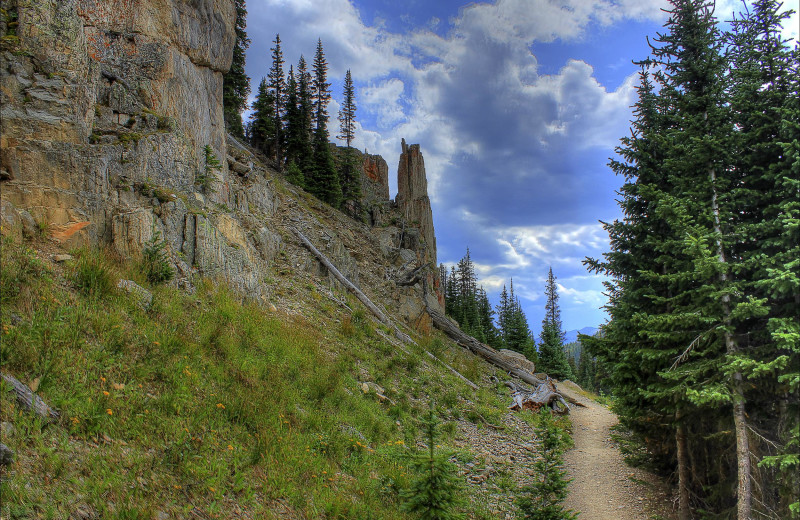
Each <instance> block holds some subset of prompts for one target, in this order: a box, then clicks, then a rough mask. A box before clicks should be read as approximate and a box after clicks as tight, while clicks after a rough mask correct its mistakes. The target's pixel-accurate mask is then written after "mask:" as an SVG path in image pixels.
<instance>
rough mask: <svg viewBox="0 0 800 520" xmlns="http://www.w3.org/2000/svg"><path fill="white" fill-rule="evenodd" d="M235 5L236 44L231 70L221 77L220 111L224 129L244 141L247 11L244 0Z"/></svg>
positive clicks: (246, 79) (247, 81) (248, 92)
mask: <svg viewBox="0 0 800 520" xmlns="http://www.w3.org/2000/svg"><path fill="white" fill-rule="evenodd" d="M234 2H235V5H236V28H235V31H236V43H235V44H234V46H233V61H232V62H231V68H230V70H228V72H226V73H225V75H224V76H223V77H222V107H223V108H222V110H223V114H224V118H225V128H226V130H227V131H228V132H229V133H231V134H232V135H233V136H234V137H237V138H239V139H244V138H245V135H244V126H243V125H242V111H243V110H244V109H245V108H247V96H249V95H250V78H249V77H247V74H245V70H244V69H245V57H246V54H245V51H246V50H247V48H248V47H249V46H250V39H249V38H248V37H247V32H246V31H245V29H246V28H247V9H246V7H245V0H234Z"/></svg>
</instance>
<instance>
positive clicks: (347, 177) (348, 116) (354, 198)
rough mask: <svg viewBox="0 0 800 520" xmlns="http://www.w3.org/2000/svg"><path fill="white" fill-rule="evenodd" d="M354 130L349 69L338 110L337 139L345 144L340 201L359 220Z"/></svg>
mask: <svg viewBox="0 0 800 520" xmlns="http://www.w3.org/2000/svg"><path fill="white" fill-rule="evenodd" d="M355 130H356V99H355V88H354V87H353V78H352V76H351V75H350V69H348V70H347V73H346V74H345V77H344V92H343V96H342V106H341V108H340V109H339V135H338V136H337V137H338V138H339V139H343V140H344V141H345V143H347V149H346V150H345V152H344V157H343V159H342V167H341V172H342V174H341V184H342V201H343V202H344V204H345V207H347V208H348V211H349V212H350V214H351V216H353V217H354V218H360V216H361V214H362V213H363V208H362V207H361V175H360V172H359V169H358V166H359V165H358V157H357V155H356V154H355V153H353V150H352V149H351V148H350V143H351V142H352V141H353V138H354V137H355Z"/></svg>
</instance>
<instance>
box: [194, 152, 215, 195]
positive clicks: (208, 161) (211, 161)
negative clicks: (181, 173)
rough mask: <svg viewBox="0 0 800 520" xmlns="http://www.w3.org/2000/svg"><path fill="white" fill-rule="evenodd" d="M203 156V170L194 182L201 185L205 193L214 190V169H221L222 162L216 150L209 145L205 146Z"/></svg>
mask: <svg viewBox="0 0 800 520" xmlns="http://www.w3.org/2000/svg"><path fill="white" fill-rule="evenodd" d="M203 156H204V161H205V164H204V165H203V171H202V173H200V174H198V175H197V177H196V178H195V181H194V183H195V185H197V186H199V187H200V189H201V190H203V192H204V193H208V192H210V191H213V190H212V187H213V185H212V182H213V181H214V170H221V169H222V164H220V162H219V159H217V156H216V155H215V154H214V150H213V149H212V148H211V146H209V145H206V146H205V147H204V148H203Z"/></svg>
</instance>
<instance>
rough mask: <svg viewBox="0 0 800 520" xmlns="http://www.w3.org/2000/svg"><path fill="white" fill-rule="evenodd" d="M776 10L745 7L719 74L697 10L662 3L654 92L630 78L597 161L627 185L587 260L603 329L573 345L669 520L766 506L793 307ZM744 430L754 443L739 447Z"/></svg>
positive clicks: (792, 340) (705, 21)
mask: <svg viewBox="0 0 800 520" xmlns="http://www.w3.org/2000/svg"><path fill="white" fill-rule="evenodd" d="M776 12H777V11H776V8H775V3H773V2H768V1H763V2H758V5H757V6H756V7H755V9H754V13H753V16H752V17H750V16H748V17H745V19H742V20H741V24H740V25H737V30H736V34H735V36H734V37H733V38H734V39H733V45H732V47H731V51H732V52H731V53H730V56H731V57H732V58H733V62H731V63H728V62H727V61H726V54H725V53H723V49H722V48H721V36H720V34H719V31H718V29H717V27H716V21H715V20H714V18H713V16H712V7H711V6H710V5H709V4H707V3H706V2H703V1H699V0H698V1H691V0H676V1H674V2H673V8H672V9H671V10H670V11H669V14H670V17H669V20H668V21H667V24H666V27H667V29H668V31H667V32H666V33H665V34H663V35H659V37H658V38H657V39H656V40H655V43H656V45H655V46H653V55H652V58H651V59H650V60H647V61H646V62H644V63H643V65H644V66H645V67H648V66H655V67H656V69H655V70H657V72H656V74H655V83H656V87H654V86H653V85H652V84H650V82H649V76H648V75H647V73H646V71H645V72H643V74H642V85H641V87H640V90H639V102H638V103H637V106H636V120H635V121H634V128H633V131H632V135H631V137H629V138H625V139H623V140H622V145H621V147H620V148H619V149H618V152H619V154H620V155H621V156H622V158H623V161H621V162H616V161H612V164H611V166H612V168H613V169H614V170H615V172H617V173H618V174H621V175H624V176H625V178H626V184H625V186H624V187H623V189H622V194H623V198H622V200H621V201H620V202H621V206H622V208H623V212H624V214H625V218H624V220H623V221H621V222H614V223H611V224H606V229H607V230H608V231H609V236H610V238H611V244H612V251H611V252H610V253H608V254H606V255H605V261H604V262H597V261H590V262H589V264H590V266H591V267H592V268H593V269H597V270H600V271H602V272H605V273H606V274H608V275H610V276H611V277H612V281H611V282H610V283H609V285H608V289H609V296H610V301H609V307H608V309H609V314H610V315H611V318H612V319H611V321H610V323H609V324H608V325H607V326H605V327H604V330H603V335H602V337H599V338H591V339H587V345H589V347H590V349H591V351H592V353H593V354H594V355H596V356H597V357H598V362H599V363H601V364H602V366H603V367H604V369H608V370H609V376H610V381H611V383H612V385H613V387H614V390H615V393H616V394H617V397H618V401H617V410H618V412H619V413H620V417H621V420H622V422H623V423H625V424H626V425H628V426H629V427H632V429H633V430H634V431H635V432H637V433H638V434H639V435H641V436H642V438H644V439H647V442H648V446H649V447H650V448H651V450H652V451H653V452H654V453H655V454H657V455H658V454H659V453H660V454H661V455H662V456H663V458H662V462H664V463H667V464H670V463H672V461H673V460H674V463H675V464H676V465H677V473H678V482H679V494H680V501H679V514H680V517H681V518H690V516H691V511H690V500H689V498H690V495H692V494H695V495H696V496H699V497H702V498H701V499H702V500H703V501H704V502H705V504H706V506H705V507H706V509H707V510H711V511H715V512H717V513H721V512H724V511H726V510H728V509H729V508H735V510H736V516H737V517H738V518H741V519H745V518H750V517H751V516H752V514H753V512H754V507H755V508H756V509H758V508H761V509H762V511H761V512H762V513H765V512H767V508H769V509H774V508H773V507H772V506H771V505H767V503H768V502H769V500H768V499H769V497H768V496H767V495H768V493H767V492H766V490H767V489H768V488H769V487H770V486H769V483H767V482H760V479H763V478H764V477H763V475H762V473H763V472H755V471H754V470H753V468H752V466H751V461H752V460H758V458H757V456H756V453H757V451H760V450H754V449H752V448H751V443H752V442H754V439H758V437H759V435H760V436H762V437H763V436H764V433H767V434H768V435H769V434H771V433H772V434H774V433H777V432H775V428H774V427H773V428H771V430H772V431H771V432H770V427H769V423H770V421H769V420H767V419H766V418H765V416H767V415H769V414H770V412H769V411H768V410H770V408H772V409H773V410H774V411H776V412H778V414H779V415H780V412H779V411H778V410H776V408H775V407H776V406H777V407H778V408H780V406H781V405H779V404H777V403H776V401H777V402H780V399H776V398H777V397H778V396H779V395H781V396H783V397H784V403H785V404H786V406H785V407H784V408H788V407H790V406H791V404H790V403H791V402H792V401H794V402H795V403H796V402H797V399H796V397H795V398H794V399H793V398H792V397H788V398H786V396H787V393H786V391H787V390H788V389H790V388H792V386H791V383H790V381H791V380H792V376H791V373H792V372H791V369H789V370H787V367H788V364H789V362H790V361H791V359H792V356H793V355H794V356H796V355H797V349H796V345H797V337H798V334H797V333H796V331H797V328H796V325H794V324H793V325H788V327H787V326H786V324H787V323H788V320H786V318H788V316H790V315H791V316H794V317H796V316H797V304H798V303H800V302H798V301H797V299H796V295H797V294H798V290H797V288H798V285H797V276H796V275H792V274H791V273H790V272H791V271H792V267H789V266H791V265H792V264H791V262H792V261H793V260H796V258H797V254H796V253H795V254H794V255H792V251H793V248H794V251H796V247H797V243H798V240H797V227H796V226H792V225H791V224H788V221H791V220H792V219H795V220H794V221H795V222H796V218H797V217H796V215H797V213H796V212H797V207H798V205H797V203H796V200H797V193H798V191H797V181H796V179H797V175H796V173H797V171H796V169H797V166H796V165H797V164H799V163H798V162H797V160H796V157H797V155H796V149H797V145H796V144H795V145H794V147H792V145H790V144H788V143H790V142H792V141H794V143H796V142H797V141H796V136H797V135H798V133H797V128H798V125H797V117H796V115H795V116H794V117H792V116H789V117H787V116H788V114H791V113H792V110H791V108H790V107H791V106H792V104H793V103H795V102H796V99H797V96H796V91H797V89H796V86H795V87H794V92H795V95H791V94H790V92H792V90H791V89H792V87H791V86H790V84H791V82H792V81H795V82H796V77H797V75H796V73H795V74H791V73H789V72H788V71H789V70H791V69H792V65H788V66H787V65H780V63H781V62H783V63H787V64H789V63H791V58H790V53H788V52H787V49H785V47H784V46H783V45H782V44H780V43H776V39H775V38H774V35H776V34H777V30H776V29H775V27H776V23H775V20H776V19H777V18H778V17H777V16H776V15H775V13H776ZM756 13H758V14H756ZM756 20H758V21H756ZM769 34H772V35H773V37H770V36H768V35H769ZM768 40H771V42H770V43H766V42H767V41H768ZM767 48H769V49H771V51H767V50H766V49H767ZM769 56H772V57H771V58H770V57H769ZM779 56H780V57H779ZM794 70H795V71H796V58H795V65H794ZM776 71H780V72H777V73H776ZM762 74H763V75H762ZM770 75H771V76H770ZM782 78H787V79H785V80H784V79H782ZM795 85H796V83H795ZM781 91H783V94H781V93H780V92H781ZM656 92H658V93H657V94H656ZM795 114H796V112H795ZM782 130H783V131H786V130H788V131H789V133H784V134H783V135H782V136H781V131H782ZM792 132H794V133H793V134H792ZM789 134H792V135H794V136H795V137H794V138H792V137H789ZM787 137H788V139H787ZM793 150H794V152H793ZM765 152H766V153H765ZM790 165H795V166H790ZM792 168H795V170H794V173H795V176H794V179H795V180H794V181H792V180H791V178H792V171H793V170H792ZM768 172H769V173H768ZM789 186H793V187H789ZM782 187H783V188H786V187H788V190H786V191H783V192H782ZM792 190H793V191H792ZM770 212H772V213H771V215H773V217H772V218H770V217H767V216H766V215H768V214H770ZM793 212H794V213H793ZM782 216H786V217H787V218H788V221H787V220H781V217H782ZM776 221H779V222H780V223H778V222H776ZM787 224H788V225H787ZM784 254H786V255H787V256H783V255H784ZM795 273H796V267H795ZM787 274H788V275H789V276H788V277H787V276H786V275H787ZM778 280H780V281H778ZM787 282H788V283H787ZM772 299H774V301H775V302H776V304H775V305H773V304H772V302H770V300H772ZM768 302H769V303H768ZM778 302H780V303H778ZM793 306H794V307H793ZM784 313H785V314H784ZM771 316H773V317H774V318H771ZM795 323H796V319H795ZM768 324H771V326H772V327H774V329H773V330H775V331H780V332H778V333H777V334H775V335H772V334H771V333H770V332H769V330H770V325H768ZM787 332H788V334H787ZM787 340H788V341H787ZM794 373H795V374H796V370H795V372H794ZM781 374H782V375H781ZM783 376H787V377H785V378H784V379H783V387H782V388H781V383H780V381H781V378H782V377H783ZM756 381H758V384H754V383H755V382H756ZM787 383H788V384H787ZM794 388H795V389H796V388H797V386H796V385H795V386H794ZM754 403H755V406H753V404H754ZM748 409H749V411H748ZM762 409H763V410H764V412H763V413H762V412H761V410H762ZM637 417H638V419H637ZM760 417H764V419H760ZM772 417H774V413H773V414H772ZM787 417H788V416H787ZM772 422H773V423H774V420H773V421H772ZM756 427H760V428H761V431H762V432H764V433H759V435H756V436H754V435H752V432H754V431H756V430H755V429H754V428H756ZM787 437H791V435H789V436H787ZM787 437H784V438H787ZM795 449H796V448H795ZM709 454H715V455H709ZM720 454H722V455H721V456H720ZM728 454H733V456H729V455H728ZM673 457H674V458H673ZM775 460H776V461H777V460H780V459H775ZM783 460H796V457H795V458H794V459H793V458H792V456H790V457H789V459H783ZM769 462H771V461H770V460H769V459H768V460H767V463H769ZM753 482H757V483H758V485H756V486H755V488H754V487H752V483H753ZM765 484H766V485H765ZM772 487H773V488H775V487H776V486H774V485H773V486H772ZM733 488H735V489H736V491H735V492H733ZM759 490H761V491H759ZM765 500H766V502H765ZM776 507H788V506H781V505H778V506H776ZM783 510H784V511H786V509H783Z"/></svg>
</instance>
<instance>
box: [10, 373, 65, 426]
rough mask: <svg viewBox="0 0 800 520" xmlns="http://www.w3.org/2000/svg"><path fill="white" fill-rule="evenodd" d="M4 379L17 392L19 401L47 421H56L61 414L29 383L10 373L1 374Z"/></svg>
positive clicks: (25, 407) (22, 405) (23, 406)
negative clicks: (29, 385) (25, 383)
mask: <svg viewBox="0 0 800 520" xmlns="http://www.w3.org/2000/svg"><path fill="white" fill-rule="evenodd" d="M0 377H2V378H3V380H4V381H5V382H6V383H8V384H10V385H11V387H12V388H13V389H14V393H15V394H17V403H19V405H20V406H21V407H22V408H24V409H26V410H30V411H31V412H33V413H35V414H36V415H38V416H39V417H41V418H42V419H44V420H45V421H47V422H54V421H56V420H57V419H58V418H59V417H60V414H59V413H58V412H57V411H55V410H53V409H52V408H50V407H49V406H47V403H45V402H44V401H42V398H41V397H39V396H38V395H36V394H35V393H34V392H33V391H31V389H30V388H28V386H27V385H24V384H22V383H21V382H20V381H19V380H18V379H17V378H16V377H14V376H11V375H8V374H0Z"/></svg>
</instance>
